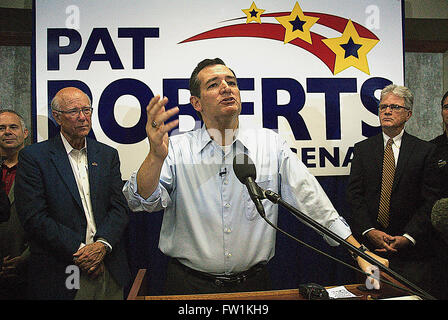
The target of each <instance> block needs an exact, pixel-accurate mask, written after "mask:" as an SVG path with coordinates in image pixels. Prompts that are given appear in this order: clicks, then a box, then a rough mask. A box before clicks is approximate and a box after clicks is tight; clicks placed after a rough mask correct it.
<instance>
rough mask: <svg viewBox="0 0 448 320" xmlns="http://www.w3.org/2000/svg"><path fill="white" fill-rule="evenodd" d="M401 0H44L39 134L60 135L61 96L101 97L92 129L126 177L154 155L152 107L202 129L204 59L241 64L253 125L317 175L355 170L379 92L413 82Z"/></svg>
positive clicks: (38, 37) (38, 52) (39, 19)
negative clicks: (55, 104)
mask: <svg viewBox="0 0 448 320" xmlns="http://www.w3.org/2000/svg"><path fill="white" fill-rule="evenodd" d="M402 6H403V4H402V1H401V0H369V1H365V0H341V1H334V0H319V1H314V0H300V1H289V0H288V1H286V0H282V1H278V0H275V1H274V0H257V1H252V0H249V1H248V0H241V1H227V2H223V1H214V0H207V1H205V0H195V1H185V0H163V1H162V0H149V1H148V0H141V1H138V0H132V1H120V0H108V1H91V0H78V1H73V0H70V1H65V0H57V1H56V0H39V1H35V4H34V13H35V29H34V44H33V121H34V128H35V132H34V133H35V134H34V137H35V139H36V141H42V140H46V139H48V138H49V137H51V136H53V135H54V134H56V133H57V132H58V128H57V127H56V123H55V121H54V119H53V118H52V115H51V109H50V101H51V99H52V98H53V96H54V94H55V93H56V92H57V91H58V90H59V89H61V88H63V87H66V86H76V87H79V88H80V89H82V90H83V91H84V92H86V93H87V94H88V95H89V96H90V98H91V100H92V107H93V108H94V109H93V115H92V132H91V133H90V135H91V136H92V137H94V138H95V139H97V140H98V141H101V142H103V143H106V144H108V145H111V146H113V147H115V148H116V149H117V150H118V151H119V155H120V159H121V170H122V174H123V178H124V179H127V178H128V177H129V176H130V174H131V173H132V172H133V171H134V170H137V169H138V167H139V165H140V164H141V162H142V161H143V159H144V158H145V156H146V155H147V153H148V150H149V144H148V140H147V137H146V132H145V123H146V111H145V109H146V106H147V104H148V102H149V100H150V99H151V98H152V97H153V96H155V95H157V94H159V95H162V96H166V97H168V99H169V104H168V106H167V107H168V108H172V107H174V106H179V107H180V113H179V115H178V118H179V121H180V123H179V127H178V128H177V129H175V130H173V131H172V132H171V134H172V135H174V134H180V133H182V132H185V131H188V130H192V129H194V128H198V127H200V126H201V123H200V121H199V119H198V118H197V116H196V112H195V111H194V109H193V107H192V106H191V104H190V103H189V97H190V94H189V90H188V79H189V77H190V75H191V72H192V71H193V69H194V68H195V66H196V65H197V63H198V62H199V61H201V60H203V59H204V58H215V57H219V58H221V59H223V60H224V62H225V63H226V64H227V65H228V66H229V67H230V68H231V69H232V70H233V71H234V72H235V74H236V76H237V78H238V85H239V88H240V91H241V97H242V113H241V116H240V126H241V127H242V128H254V129H257V128H261V127H264V128H269V129H272V130H275V131H277V132H278V133H279V134H281V135H282V136H283V137H284V138H285V139H286V141H287V142H288V144H289V146H290V147H291V149H292V150H293V152H295V153H296V154H297V157H299V158H300V160H301V161H303V163H304V164H305V165H306V166H307V167H308V168H309V169H310V171H311V172H312V173H313V174H314V175H320V176H322V175H346V174H348V173H349V168H350V162H351V159H352V157H353V145H354V144H355V143H356V142H358V141H360V140H363V139H365V138H367V137H369V136H371V135H374V134H376V133H378V132H379V130H380V128H379V120H378V97H379V91H380V90H381V89H382V88H383V87H385V86H386V85H388V84H390V83H397V84H403V81H404V75H403V27H402V22H403V21H402V20H403V18H402Z"/></svg>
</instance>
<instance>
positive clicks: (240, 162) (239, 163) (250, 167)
mask: <svg viewBox="0 0 448 320" xmlns="http://www.w3.org/2000/svg"><path fill="white" fill-rule="evenodd" d="M233 171H234V172H235V175H236V177H237V178H238V180H240V182H241V183H242V184H244V185H246V187H247V191H249V195H250V198H251V199H252V201H253V202H254V204H255V207H256V208H257V211H258V213H259V214H260V215H261V216H262V217H263V218H264V217H265V216H266V214H265V212H264V207H263V204H262V203H261V199H263V198H264V195H263V191H262V190H261V188H260V187H259V186H258V185H257V183H256V182H255V179H256V177H257V171H256V169H255V165H254V163H253V161H252V160H251V159H250V158H249V156H248V155H247V154H245V153H241V154H237V155H236V156H235V157H234V158H233Z"/></svg>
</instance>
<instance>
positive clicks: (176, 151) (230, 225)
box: [123, 127, 351, 275]
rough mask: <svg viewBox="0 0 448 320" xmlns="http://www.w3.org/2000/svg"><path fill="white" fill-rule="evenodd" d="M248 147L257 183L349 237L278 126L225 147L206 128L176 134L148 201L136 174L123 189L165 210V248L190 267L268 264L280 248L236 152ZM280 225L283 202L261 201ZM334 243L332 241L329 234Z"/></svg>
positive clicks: (137, 202)
mask: <svg viewBox="0 0 448 320" xmlns="http://www.w3.org/2000/svg"><path fill="white" fill-rule="evenodd" d="M242 152H245V153H247V154H248V156H249V157H250V158H251V159H252V161H253V162H254V163H255V167H256V171H257V179H256V182H257V183H258V185H259V186H260V187H261V188H263V189H269V190H272V191H274V192H276V193H279V194H280V195H281V197H282V199H283V200H285V201H286V202H288V203H289V204H291V205H293V206H294V207H296V208H297V209H299V210H300V211H302V212H304V213H305V214H307V215H309V216H310V217H312V218H313V219H314V220H315V221H317V222H319V223H320V224H322V225H324V226H325V227H327V228H329V229H330V230H331V231H333V232H334V233H336V234H338V235H339V236H340V237H342V238H343V239H346V238H347V237H348V236H349V235H350V234H351V231H350V228H349V226H348V225H347V223H346V222H345V220H344V219H343V218H342V217H340V216H339V214H338V213H337V212H336V210H335V209H334V207H333V205H332V204H331V202H330V200H329V199H328V197H327V195H326V194H325V192H324V191H323V189H322V188H321V186H320V185H319V183H318V182H317V180H316V179H315V177H314V176H313V175H311V174H310V173H309V171H308V170H307V168H306V167H305V165H304V164H303V163H302V162H301V161H300V160H299V159H298V158H297V155H295V154H294V153H293V152H292V151H291V150H290V148H289V147H288V146H287V144H286V142H285V141H284V140H283V139H282V138H281V137H280V135H278V134H277V133H275V132H274V131H272V130H268V129H250V130H249V129H247V130H239V131H238V132H237V134H236V135H235V140H234V142H233V144H232V146H231V148H228V150H227V152H224V151H223V148H222V147H221V146H220V145H218V144H217V143H216V142H215V141H214V140H213V139H211V137H210V135H209V133H208V132H207V130H206V129H205V127H202V128H201V129H197V130H195V131H190V132H187V133H184V134H181V135H176V136H172V137H170V145H169V151H168V156H167V158H166V159H165V162H164V164H163V167H162V172H161V176H160V183H159V186H158V187H157V189H156V191H154V193H153V194H152V195H151V196H150V197H149V198H148V199H143V198H142V197H141V196H140V195H139V194H138V193H137V182H136V173H137V172H134V173H133V174H132V176H131V177H130V179H129V180H128V181H127V182H126V184H125V186H124V187H123V192H124V194H125V196H126V198H127V200H128V204H129V206H130V208H131V210H133V211H147V212H152V211H160V210H162V209H165V210H164V216H163V221H162V227H161V231H160V239H159V248H160V250H161V251H162V252H163V253H164V254H166V255H168V256H170V257H173V258H177V259H178V260H179V261H180V262H182V263H183V264H185V265H187V266H188V267H190V268H193V269H196V270H199V271H203V272H208V273H211V274H221V275H222V274H232V273H237V272H242V271H245V270H248V269H249V268H251V267H252V266H254V265H255V264H257V263H259V262H268V261H269V260H270V259H271V258H272V257H273V256H274V253H275V233H276V231H275V230H274V228H272V227H271V226H269V225H268V224H267V223H266V221H264V220H263V219H262V218H261V217H260V216H259V214H258V212H257V210H256V208H255V205H254V204H253V202H252V200H251V199H250V196H249V193H248V191H247V188H246V186H245V185H243V184H242V183H241V182H240V181H239V180H238V178H237V177H236V176H235V173H234V172H233V158H234V156H235V155H236V154H239V153H242ZM262 203H263V206H264V208H265V212H266V216H267V218H268V219H269V220H270V221H271V222H272V223H274V224H276V223H277V214H278V205H276V204H273V203H272V202H270V201H269V200H267V199H265V200H262ZM326 240H327V241H328V242H329V243H330V244H331V245H335V244H336V243H335V242H334V241H331V240H330V239H326Z"/></svg>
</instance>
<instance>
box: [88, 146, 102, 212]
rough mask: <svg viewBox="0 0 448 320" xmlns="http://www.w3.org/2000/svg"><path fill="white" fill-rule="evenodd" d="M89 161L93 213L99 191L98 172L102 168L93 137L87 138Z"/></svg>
mask: <svg viewBox="0 0 448 320" xmlns="http://www.w3.org/2000/svg"><path fill="white" fill-rule="evenodd" d="M86 143H87V163H88V166H89V185H90V201H91V203H92V211H93V213H95V212H97V211H96V204H97V203H96V199H97V191H98V182H99V181H98V180H99V178H98V174H99V170H100V165H101V163H100V159H99V152H98V148H97V146H96V142H95V141H94V140H92V139H87V140H86Z"/></svg>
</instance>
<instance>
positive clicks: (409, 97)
mask: <svg viewBox="0 0 448 320" xmlns="http://www.w3.org/2000/svg"><path fill="white" fill-rule="evenodd" d="M389 93H392V94H394V95H396V96H397V97H400V98H403V99H404V106H405V107H407V108H409V109H410V110H412V106H413V105H414V95H413V94H412V92H411V90H409V89H408V88H406V87H405V86H399V85H396V84H390V85H388V86H386V87H385V88H384V89H383V90H381V98H380V100H383V99H384V98H385V97H386V96H387V95H388V94H389Z"/></svg>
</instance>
